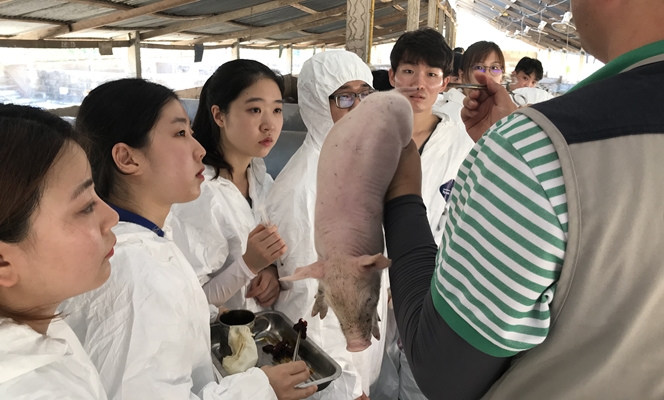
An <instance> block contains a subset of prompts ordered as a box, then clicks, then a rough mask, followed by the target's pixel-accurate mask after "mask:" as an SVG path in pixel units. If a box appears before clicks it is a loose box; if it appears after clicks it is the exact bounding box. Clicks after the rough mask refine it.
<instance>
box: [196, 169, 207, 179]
mask: <svg viewBox="0 0 664 400" xmlns="http://www.w3.org/2000/svg"><path fill="white" fill-rule="evenodd" d="M203 171H205V167H203V168H201V170H200V171H198V173H197V174H196V177H197V178H202V177H203Z"/></svg>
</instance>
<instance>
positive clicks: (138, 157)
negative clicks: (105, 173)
mask: <svg viewBox="0 0 664 400" xmlns="http://www.w3.org/2000/svg"><path fill="white" fill-rule="evenodd" d="M111 155H112V157H113V161H114V162H115V166H116V167H117V168H118V169H119V170H120V172H121V173H122V174H124V175H136V174H137V173H138V172H139V171H140V167H141V164H142V162H143V160H144V158H145V157H144V156H143V154H142V153H141V152H140V151H139V150H137V149H134V148H133V147H131V146H129V145H127V144H126V143H116V144H115V146H113V149H112V150H111Z"/></svg>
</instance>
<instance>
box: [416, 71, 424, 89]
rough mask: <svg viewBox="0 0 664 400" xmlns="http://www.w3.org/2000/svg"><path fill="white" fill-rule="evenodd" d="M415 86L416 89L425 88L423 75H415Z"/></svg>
mask: <svg viewBox="0 0 664 400" xmlns="http://www.w3.org/2000/svg"><path fill="white" fill-rule="evenodd" d="M415 86H416V87H417V88H418V89H424V87H425V86H426V80H425V76H424V73H418V74H416V75H415Z"/></svg>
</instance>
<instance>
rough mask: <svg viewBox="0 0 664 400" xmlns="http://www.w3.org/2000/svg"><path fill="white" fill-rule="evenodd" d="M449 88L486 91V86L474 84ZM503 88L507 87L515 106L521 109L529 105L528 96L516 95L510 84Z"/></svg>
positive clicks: (455, 85) (450, 85) (456, 85)
mask: <svg viewBox="0 0 664 400" xmlns="http://www.w3.org/2000/svg"><path fill="white" fill-rule="evenodd" d="M447 86H448V87H450V88H454V89H476V90H486V85H479V84H474V83H450V84H449V85H447ZM501 86H504V87H505V89H506V90H507V93H509V95H510V96H511V97H512V101H514V104H516V105H517V106H519V107H524V106H527V105H528V99H526V96H524V95H522V94H520V93H514V91H513V90H512V89H511V88H510V85H509V83H508V84H505V85H501Z"/></svg>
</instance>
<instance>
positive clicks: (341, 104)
mask: <svg viewBox="0 0 664 400" xmlns="http://www.w3.org/2000/svg"><path fill="white" fill-rule="evenodd" d="M374 92H375V90H373V89H369V90H365V91H364V92H361V93H339V94H333V95H331V96H330V97H329V99H330V100H334V103H335V104H336V105H337V107H338V108H341V109H344V108H351V107H352V106H353V104H355V98H356V97H357V98H358V99H360V101H362V100H364V99H365V98H366V97H367V96H368V95H370V94H371V93H374Z"/></svg>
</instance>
